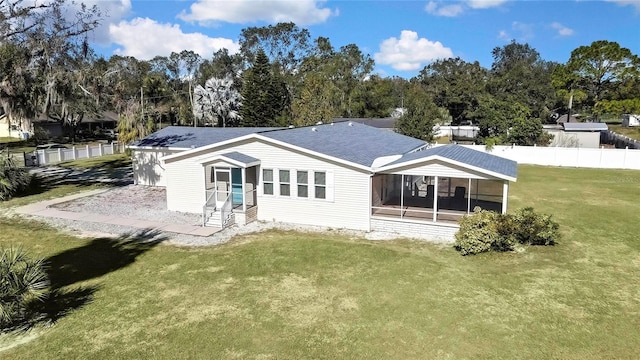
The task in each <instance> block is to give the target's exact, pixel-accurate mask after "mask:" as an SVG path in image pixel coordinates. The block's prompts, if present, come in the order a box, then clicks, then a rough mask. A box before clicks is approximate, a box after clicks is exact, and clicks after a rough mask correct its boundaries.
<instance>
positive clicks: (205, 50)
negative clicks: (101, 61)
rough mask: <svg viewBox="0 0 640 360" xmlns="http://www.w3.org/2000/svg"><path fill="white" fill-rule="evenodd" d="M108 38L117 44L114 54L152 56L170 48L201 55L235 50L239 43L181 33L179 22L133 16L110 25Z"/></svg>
mask: <svg viewBox="0 0 640 360" xmlns="http://www.w3.org/2000/svg"><path fill="white" fill-rule="evenodd" d="M109 34H110V36H111V40H112V41H113V42H114V43H116V44H118V45H120V46H121V47H120V48H118V49H116V51H115V52H116V53H117V54H120V55H128V56H134V57H136V58H138V59H151V58H153V57H155V56H156V55H163V56H167V55H169V54H171V52H172V51H175V52H180V51H182V50H193V51H194V52H196V53H198V54H200V55H201V56H202V57H207V58H208V57H210V56H211V54H212V53H213V52H215V51H217V50H219V49H221V48H226V49H228V50H229V52H230V53H237V52H238V50H239V45H238V43H237V42H234V41H233V40H231V39H225V38H212V37H209V36H206V35H204V34H201V33H189V34H186V33H184V32H182V29H180V26H179V25H175V24H174V25H172V24H161V23H158V22H156V21H155V20H152V19H149V18H135V19H133V20H131V21H121V22H120V23H118V24H111V25H110V26H109Z"/></svg>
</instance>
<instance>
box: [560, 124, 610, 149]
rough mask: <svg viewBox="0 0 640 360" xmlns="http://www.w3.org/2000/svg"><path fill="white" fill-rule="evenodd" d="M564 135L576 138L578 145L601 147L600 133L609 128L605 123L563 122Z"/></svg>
mask: <svg viewBox="0 0 640 360" xmlns="http://www.w3.org/2000/svg"><path fill="white" fill-rule="evenodd" d="M562 130H563V131H562V136H564V137H568V138H573V139H575V141H574V142H575V145H576V147H581V148H598V147H600V134H601V133H602V132H604V131H607V130H609V127H608V126H607V124H605V123H563V124H562Z"/></svg>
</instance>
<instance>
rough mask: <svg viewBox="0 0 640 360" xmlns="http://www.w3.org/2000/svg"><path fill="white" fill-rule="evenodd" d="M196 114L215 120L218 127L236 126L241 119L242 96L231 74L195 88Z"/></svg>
mask: <svg viewBox="0 0 640 360" xmlns="http://www.w3.org/2000/svg"><path fill="white" fill-rule="evenodd" d="M194 94H195V99H194V103H195V105H194V109H193V110H194V116H195V118H196V120H197V119H203V120H209V121H212V122H213V121H215V124H216V125H217V126H218V127H226V126H236V125H237V124H238V122H239V120H240V111H239V109H240V107H241V105H242V97H241V96H240V93H239V92H238V90H236V89H235V88H234V86H233V79H232V78H231V76H226V77H224V78H222V79H217V78H211V79H209V80H207V82H206V83H205V86H204V87H203V86H200V85H198V86H197V87H196V89H195V92H194Z"/></svg>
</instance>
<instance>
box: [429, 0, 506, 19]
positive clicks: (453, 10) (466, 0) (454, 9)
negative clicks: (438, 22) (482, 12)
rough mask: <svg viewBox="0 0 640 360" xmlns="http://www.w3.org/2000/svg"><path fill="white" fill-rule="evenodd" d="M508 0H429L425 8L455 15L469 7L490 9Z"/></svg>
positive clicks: (430, 12)
mask: <svg viewBox="0 0 640 360" xmlns="http://www.w3.org/2000/svg"><path fill="white" fill-rule="evenodd" d="M505 2H507V0H463V1H459V2H456V3H448V4H446V5H444V4H443V2H442V1H429V2H428V3H427V5H425V7H424V10H425V11H426V12H428V13H429V14H431V15H436V16H447V17H454V16H458V15H460V14H462V13H463V12H465V11H466V10H468V9H470V8H471V9H488V8H492V7H496V6H500V5H502V4H504V3H505Z"/></svg>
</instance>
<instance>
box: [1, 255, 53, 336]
mask: <svg viewBox="0 0 640 360" xmlns="http://www.w3.org/2000/svg"><path fill="white" fill-rule="evenodd" d="M48 287H49V279H48V276H47V273H46V272H45V268H44V263H43V260H42V259H35V260H32V259H30V258H29V257H28V256H27V254H26V253H25V252H24V251H23V250H22V248H19V247H18V248H9V249H4V250H2V251H1V252H0V330H4V329H7V328H12V327H15V326H17V325H20V324H21V323H23V322H25V321H26V320H28V319H29V315H30V314H29V310H30V309H31V308H32V306H33V305H34V304H35V303H36V302H38V301H42V300H44V299H45V297H46V296H47V294H48Z"/></svg>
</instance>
